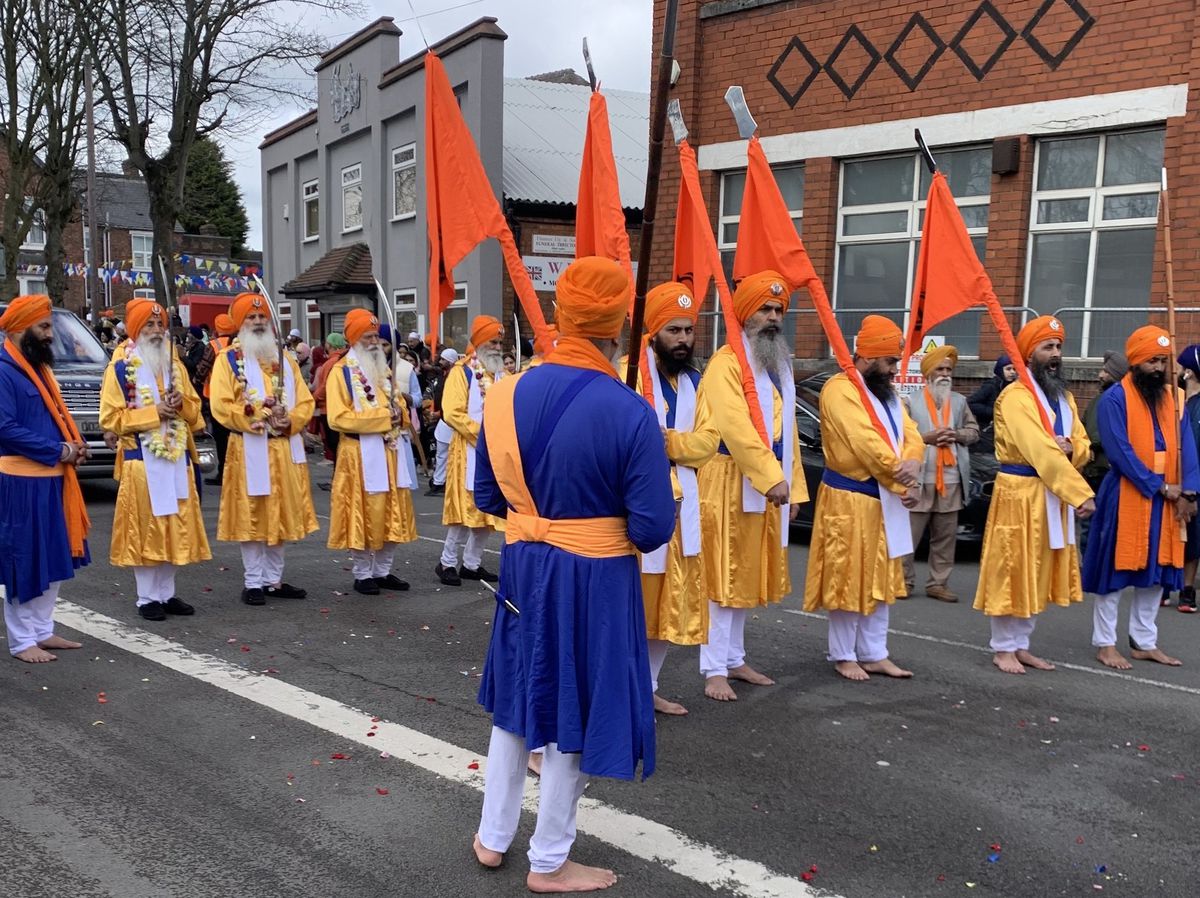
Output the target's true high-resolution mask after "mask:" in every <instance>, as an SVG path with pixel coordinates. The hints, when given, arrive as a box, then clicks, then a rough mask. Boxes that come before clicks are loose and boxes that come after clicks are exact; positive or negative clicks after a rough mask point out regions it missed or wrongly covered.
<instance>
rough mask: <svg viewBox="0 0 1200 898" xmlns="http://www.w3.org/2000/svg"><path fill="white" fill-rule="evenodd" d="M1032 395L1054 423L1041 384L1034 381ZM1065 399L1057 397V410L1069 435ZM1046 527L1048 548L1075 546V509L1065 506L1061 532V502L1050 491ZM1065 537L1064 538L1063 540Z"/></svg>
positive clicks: (1071, 422)
mask: <svg viewBox="0 0 1200 898" xmlns="http://www.w3.org/2000/svg"><path fill="white" fill-rule="evenodd" d="M1031 380H1032V378H1031ZM1033 391H1034V395H1035V396H1037V400H1038V402H1040V403H1041V404H1042V408H1043V409H1045V411H1046V415H1047V416H1048V417H1049V418H1050V420H1051V422H1053V421H1054V418H1055V415H1054V410H1053V409H1052V408H1050V400H1049V399H1047V398H1046V393H1045V391H1043V390H1042V387H1041V384H1039V383H1038V382H1037V381H1036V380H1034V381H1033ZM1065 398H1066V397H1059V400H1058V408H1059V413H1060V414H1061V416H1062V430H1063V433H1064V434H1066V435H1068V436H1069V435H1070V433H1071V431H1072V430H1073V429H1074V427H1075V418H1074V416H1073V415H1072V414H1071V404H1070V403H1069V402H1066V401H1064V400H1065ZM1045 493H1046V526H1047V528H1048V530H1049V536H1050V548H1051V549H1065V548H1066V547H1067V546H1068V545H1072V546H1073V545H1075V509H1074V508H1071V507H1070V506H1067V527H1066V532H1065V533H1064V532H1063V514H1062V500H1061V499H1059V498H1058V496H1056V495H1054V493H1052V492H1050V490H1046V491H1045ZM1064 537H1065V538H1064Z"/></svg>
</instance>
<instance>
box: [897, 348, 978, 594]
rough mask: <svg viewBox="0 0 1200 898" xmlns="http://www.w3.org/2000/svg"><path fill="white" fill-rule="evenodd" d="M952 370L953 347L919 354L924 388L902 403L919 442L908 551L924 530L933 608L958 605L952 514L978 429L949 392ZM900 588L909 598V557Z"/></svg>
mask: <svg viewBox="0 0 1200 898" xmlns="http://www.w3.org/2000/svg"><path fill="white" fill-rule="evenodd" d="M957 364H958V350H957V349H955V348H954V347H953V346H939V347H937V348H935V349H931V350H930V351H929V352H927V353H925V355H924V357H923V358H922V359H921V374H922V375H923V376H924V378H925V386H923V387H922V388H921V389H919V390H918V391H917V392H916V393H914V394H913V395H912V396H909V397H908V398H906V399H905V404H906V406H907V408H908V413H909V415H910V416H911V417H912V419H913V423H915V424H916V425H917V430H919V431H920V432H921V439H922V440H924V441H925V463H924V466H923V468H922V471H921V496H920V498H919V499H918V500H917V504H916V505H914V506H913V507H912V508H910V509H909V514H908V519H909V523H910V524H911V525H912V541H913V545H914V546H916V545H917V544H918V543H920V542H921V537H922V536H924V534H925V530H926V528H928V529H929V578H928V579H927V580H926V581H925V595H927V596H929V597H930V598H931V599H937V600H938V601H939V602H957V601H958V596H956V595H955V594H954V593H953V592H951V590H950V588H949V586H948V583H949V580H950V571H951V570H952V569H953V567H954V546H955V543H956V541H957V537H958V513H959V511H961V510H962V507H963V506H964V505H965V504H966V489H967V484H968V483H970V479H971V460H970V454H969V453H968V452H967V447H968V446H970V445H971V444H972V443H975V442H977V441H978V440H979V424H978V423H977V422H976V421H975V416H974V415H973V414H971V409H970V407H969V406H968V405H967V399H966V397H965V396H963V395H962V394H961V393H955V392H954V390H953V382H954V368H955V366H956V365H957ZM904 585H905V587H906V588H907V589H908V595H910V596H911V595H912V592H913V588H914V586H915V585H916V572H915V571H914V569H913V557H912V556H911V555H905V556H904ZM897 598H900V596H897ZM905 598H907V596H905Z"/></svg>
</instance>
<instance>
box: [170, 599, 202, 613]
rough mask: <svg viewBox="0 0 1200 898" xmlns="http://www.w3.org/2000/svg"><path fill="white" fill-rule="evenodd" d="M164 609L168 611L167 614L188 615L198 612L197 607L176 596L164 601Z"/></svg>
mask: <svg viewBox="0 0 1200 898" xmlns="http://www.w3.org/2000/svg"><path fill="white" fill-rule="evenodd" d="M163 610H164V611H166V612H167V614H183V615H187V614H195V613H196V609H195V608H193V607H192V606H191V605H189V604H188V603H187V602H185V601H183V599H180V598H178V597H176V596H171V598H169V599H167V600H166V601H165V602H164V603H163Z"/></svg>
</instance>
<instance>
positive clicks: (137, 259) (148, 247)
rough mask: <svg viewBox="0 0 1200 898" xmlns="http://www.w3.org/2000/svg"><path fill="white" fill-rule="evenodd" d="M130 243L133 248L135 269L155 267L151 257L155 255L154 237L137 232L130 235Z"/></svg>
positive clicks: (142, 269) (147, 269) (146, 269)
mask: <svg viewBox="0 0 1200 898" xmlns="http://www.w3.org/2000/svg"><path fill="white" fill-rule="evenodd" d="M129 243H130V247H131V248H132V250H133V267H134V270H135V271H149V270H150V269H151V268H152V267H153V262H152V261H151V259H152V257H153V255H154V237H153V236H152V235H150V234H139V233H136V232H135V233H133V234H130V235H129Z"/></svg>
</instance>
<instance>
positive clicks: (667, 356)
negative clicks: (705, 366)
mask: <svg viewBox="0 0 1200 898" xmlns="http://www.w3.org/2000/svg"><path fill="white" fill-rule="evenodd" d="M650 345H651V346H653V347H654V357H655V358H656V359H658V367H659V368H661V369H662V370H663V371H665V372H666V373H667V375H668V376H670V377H676V376H678V375H679V374H681V373H682V372H683V371H684V370H685V369H687V368H690V367H692V356H693V355H695V348H694V347H692V346H680V347H678V349H679V350H681V351H680V352H676V350H673V349H665V348H664V347H663V345H662V344H661V343H660V342H659V341H658V338H657V337H655V338H654V340H653V341H651V344H650ZM682 350H686V353H687V354H686V355H684V354H683V353H682Z"/></svg>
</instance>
